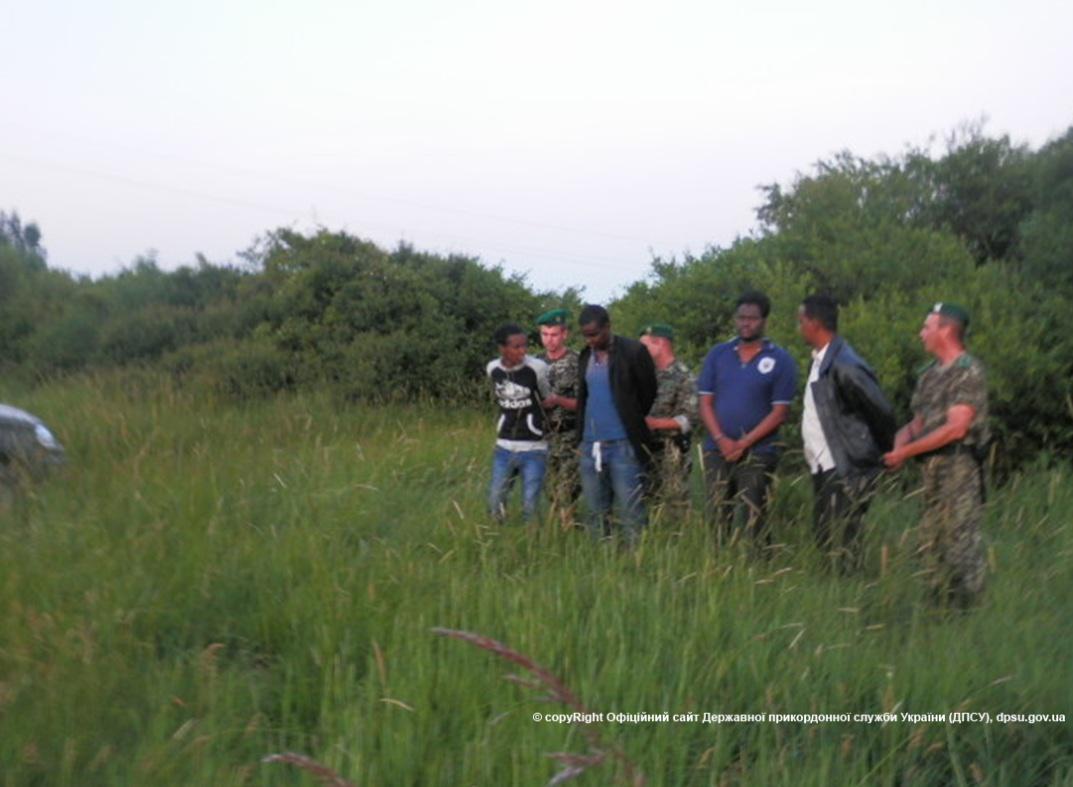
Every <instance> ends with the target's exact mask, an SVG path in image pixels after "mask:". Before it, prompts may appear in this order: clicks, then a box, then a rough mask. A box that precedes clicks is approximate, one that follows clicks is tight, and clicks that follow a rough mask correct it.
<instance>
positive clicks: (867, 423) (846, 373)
mask: <svg viewBox="0 0 1073 787" xmlns="http://www.w3.org/2000/svg"><path fill="white" fill-rule="evenodd" d="M812 398H813V401H814V402H815V403H816V413H817V415H818V416H819V419H820V425H821V426H822V427H823V436H824V438H825V439H826V440H827V446H828V447H829V448H830V449H831V458H832V459H834V462H835V470H836V472H837V473H838V474H839V475H840V476H843V477H855V476H856V477H859V476H872V475H875V474H876V473H878V472H880V471H881V470H882V469H883V454H885V453H886V452H887V451H889V450H890V449H891V447H892V446H893V444H894V433H895V432H896V431H897V427H898V424H897V422H896V421H895V418H894V408H892V407H891V405H890V402H889V401H887V397H886V396H884V395H883V391H882V390H881V389H880V387H879V381H878V380H877V379H876V375H875V372H873V371H872V369H871V367H870V366H868V364H867V363H865V362H864V360H863V359H862V358H861V357H860V356H859V355H857V353H856V352H855V351H854V350H853V348H852V347H850V345H849V343H848V342H846V341H845V340H844V339H843V338H842V337H841V336H836V337H835V338H834V339H832V340H831V344H830V345H829V346H828V348H827V353H826V354H825V355H824V357H823V363H822V364H821V365H820V376H819V379H818V380H816V382H814V383H812Z"/></svg>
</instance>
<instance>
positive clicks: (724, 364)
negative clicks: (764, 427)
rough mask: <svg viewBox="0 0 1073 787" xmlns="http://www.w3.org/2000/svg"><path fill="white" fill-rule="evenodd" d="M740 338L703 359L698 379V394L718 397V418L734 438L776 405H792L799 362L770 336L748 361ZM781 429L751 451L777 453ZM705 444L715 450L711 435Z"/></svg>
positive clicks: (716, 409)
mask: <svg viewBox="0 0 1073 787" xmlns="http://www.w3.org/2000/svg"><path fill="white" fill-rule="evenodd" d="M738 342H739V340H738V339H734V340H732V341H729V342H725V343H723V344H717V345H716V346H715V347H713V348H712V350H711V352H709V353H708V357H706V358H705V359H704V367H703V368H702V369H701V372H700V377H698V378H697V393H699V394H711V395H712V396H713V397H714V400H715V417H716V418H717V419H718V420H719V425H720V426H721V427H722V428H723V434H725V435H726V436H727V437H730V438H732V439H734V440H737V439H739V438H741V437H743V436H744V435H745V433H746V432H748V431H749V430H750V429H752V428H753V427H755V426H756V425H757V424H758V423H760V422H761V421H763V420H764V418H766V417H767V414H768V413H770V412H771V410H772V407H773V406H774V405H777V404H790V403H791V402H792V401H793V400H794V394H795V393H796V392H797V364H796V363H794V359H793V358H792V357H791V356H790V354H789V353H788V352H786V350H784V349H782V348H781V347H779V346H778V345H777V344H775V343H774V342H772V341H770V340H769V339H764V340H763V347H762V348H761V350H760V352H758V353H757V354H756V357H754V358H753V359H752V360H751V361H749V363H745V364H743V363H742V362H741V358H740V357H739V356H738ZM778 436H779V433H778V430H776V431H775V432H773V433H772V434H769V435H768V436H767V437H765V438H764V439H763V440H761V441H760V442H759V443H757V444H756V445H755V446H753V448H752V450H753V451H755V452H756V453H774V452H775V451H776V450H778V449H777V447H776V446H775V442H776V440H777V439H778ZM704 445H705V447H706V448H708V449H711V450H714V449H715V440H713V439H712V436H711V435H708V438H707V439H706V440H705V443H704Z"/></svg>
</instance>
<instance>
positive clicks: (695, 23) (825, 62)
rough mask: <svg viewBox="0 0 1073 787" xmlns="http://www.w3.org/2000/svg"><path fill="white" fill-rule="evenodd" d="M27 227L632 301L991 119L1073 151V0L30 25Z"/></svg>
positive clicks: (117, 263)
mask: <svg viewBox="0 0 1073 787" xmlns="http://www.w3.org/2000/svg"><path fill="white" fill-rule="evenodd" d="M0 20H2V22H0V24H2V30H3V33H2V34H0V40H2V46H0V73H3V74H4V94H3V98H2V107H3V109H2V110H0V210H11V209H15V210H17V211H18V212H19V213H20V215H21V216H22V218H23V220H24V221H36V222H37V223H38V224H39V225H40V227H41V230H42V232H43V242H44V244H45V246H46V247H47V249H48V252H49V260H50V263H51V264H52V265H54V266H57V267H61V268H67V269H69V270H73V271H77V272H80V273H93V274H99V273H104V272H114V271H117V270H118V269H119V268H121V267H122V266H123V265H127V264H130V263H131V262H132V261H133V260H134V259H135V258H136V257H137V256H139V255H141V254H145V253H148V252H150V251H152V252H154V253H155V254H156V255H157V258H158V261H159V262H160V264H161V265H163V266H164V267H167V268H172V267H175V266H178V265H181V264H185V263H190V262H192V261H193V260H194V259H195V254H196V253H198V252H201V253H203V254H205V256H207V257H208V258H209V259H210V260H211V261H213V262H228V261H232V260H234V259H235V254H236V252H238V251H240V250H242V249H244V248H246V247H248V246H249V245H250V243H251V242H252V241H253V239H254V238H255V237H256V236H257V235H259V234H262V233H264V232H265V231H267V230H269V229H272V228H275V227H279V226H290V227H294V228H297V229H302V230H306V229H309V228H312V227H314V226H317V225H324V226H326V227H328V228H330V229H345V230H346V231H348V232H351V233H353V234H356V235H359V236H362V237H365V238H369V239H372V240H374V241H376V242H377V243H379V244H381V245H383V246H386V247H393V246H394V245H395V244H396V243H398V241H399V240H405V241H407V242H409V243H412V244H413V245H415V246H416V247H418V248H420V249H425V250H430V251H436V252H461V253H466V254H472V255H476V256H479V257H480V259H481V260H482V261H483V262H485V263H488V264H497V263H501V264H502V265H503V267H504V268H505V269H506V270H508V271H519V272H524V273H527V275H528V278H529V281H530V283H531V284H533V285H534V286H536V287H539V288H542V289H543V288H560V287H563V286H566V285H579V286H585V287H586V293H587V295H588V296H589V297H590V298H591V299H593V300H604V299H606V298H607V297H609V296H610V295H612V294H614V293H617V292H621V290H622V289H623V288H624V287H625V286H626V285H628V284H629V283H631V282H633V281H635V280H637V279H639V278H641V277H643V276H644V275H645V274H646V273H647V271H648V268H649V263H650V260H651V257H652V254H659V255H662V256H665V257H666V256H671V255H681V253H682V252H684V251H690V252H693V253H700V252H702V251H703V250H704V249H705V248H706V247H707V246H709V245H727V244H729V243H731V242H732V241H733V240H734V238H735V237H736V236H738V235H744V234H747V233H748V232H749V231H750V230H751V229H752V228H753V227H754V224H755V218H754V213H753V210H754V208H755V207H756V205H757V204H758V203H759V200H760V196H759V194H758V192H757V191H756V186H757V185H758V184H761V183H770V182H774V181H779V182H782V183H787V182H789V181H790V180H791V179H792V178H793V176H794V174H795V172H797V171H800V170H805V169H807V168H808V167H809V166H810V165H811V164H812V163H813V162H814V161H816V160H817V159H820V158H824V157H827V156H829V155H831V154H832V153H834V152H836V151H838V150H842V149H849V150H852V151H853V152H854V153H857V154H859V155H862V156H873V155H876V154H879V153H888V154H898V153H899V152H901V151H902V150H904V148H905V146H906V144H907V143H914V144H922V143H926V142H927V141H928V139H929V137H930V136H932V135H937V137H938V139H939V140H940V141H941V139H942V137H943V136H944V135H946V134H947V133H949V132H950V131H951V130H952V129H954V128H956V127H957V126H958V125H959V124H960V123H962V122H965V121H972V120H978V119H979V118H981V117H982V116H986V117H987V118H989V120H988V123H987V125H986V126H985V130H986V131H987V132H988V133H991V134H1001V133H1008V134H1010V135H1011V137H1012V138H1013V139H1014V140H1015V141H1018V142H1027V143H1029V144H1030V145H1032V146H1033V147H1038V146H1039V145H1040V144H1042V143H1044V142H1046V141H1047V140H1048V139H1051V138H1053V137H1054V136H1056V135H1058V134H1060V133H1062V132H1064V131H1065V129H1066V128H1067V127H1068V126H1070V125H1073V45H1071V35H1073V3H1070V2H1068V0H1063V1H1062V2H1059V1H1058V0H1021V2H1018V3H1012V2H1008V1H1007V2H993V1H991V0H973V1H972V2H969V1H968V0H965V1H962V0H956V1H952V2H943V1H942V0H929V1H928V2H922V1H920V0H902V2H898V3H868V2H862V0H852V2H850V1H848V0H847V1H845V2H843V1H842V0H838V1H834V0H816V2H813V3H802V2H799V1H798V2H766V1H765V0H759V2H755V1H754V2H751V3H743V2H736V3H720V2H711V0H709V1H708V2H697V3H684V2H662V3H659V4H657V3H655V2H652V3H643V4H638V3H629V2H623V1H622V0H616V2H606V3H605V2H598V3H597V2H583V1H582V0H575V1H574V2H559V1H558V0H545V2H541V3H512V2H509V0H489V1H488V2H475V1H474V0H452V1H451V2H442V1H441V2H418V1H416V0H394V2H385V1H381V2H376V3H372V2H362V1H361V0H354V1H352V2H331V1H329V0H303V1H302V2H300V3H299V2H272V1H271V0H258V2H247V1H246V0H242V1H241V2H228V1H227V0H213V2H206V1H205V0H184V2H181V3H178V2H174V3H168V2H159V3H146V2H144V0H138V1H137V2H134V0H99V1H98V2H96V3H75V2H69V3H59V2H53V1H52V0H37V2H30V1H29V0H18V1H17V2H16V1H15V0H0Z"/></svg>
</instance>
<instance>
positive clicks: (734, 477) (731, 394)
mask: <svg viewBox="0 0 1073 787" xmlns="http://www.w3.org/2000/svg"><path fill="white" fill-rule="evenodd" d="M770 311H771V301H769V300H768V298H767V296H766V295H764V294H763V293H761V292H755V291H750V292H746V293H744V294H743V295H742V296H741V297H740V298H738V301H737V304H736V306H735V311H734V322H735V325H736V327H737V332H738V336H737V338H736V339H733V340H732V341H729V342H725V343H723V344H719V345H716V346H715V347H713V348H712V350H711V351H710V352H709V353H708V356H707V358H705V359H704V367H703V369H702V371H701V373H700V377H699V378H697V392H698V393H699V394H700V417H701V420H702V421H703V422H704V425H705V427H707V429H708V438H707V440H706V441H705V444H704V478H705V485H706V486H707V501H708V505H707V507H706V512H707V515H708V519H709V521H712V522H713V523H716V524H718V526H719V533H720V536H721V537H729V536H731V534H732V532H731V525H733V530H734V531H737V530H739V529H740V528H742V527H744V528H745V530H746V532H747V533H748V535H749V536H751V537H752V540H753V544H754V545H755V546H757V547H760V546H764V545H766V544H769V543H770V542H771V536H770V534H769V533H768V531H767V528H766V526H765V516H764V515H765V512H766V508H767V497H768V489H769V487H770V484H771V476H772V473H774V472H775V465H776V464H777V463H778V459H779V444H778V430H779V426H781V425H782V422H783V421H785V420H786V416H787V415H788V413H789V410H790V403H791V402H792V401H793V398H794V393H795V392H796V390H797V364H795V363H794V359H793V358H792V357H791V356H790V354H789V353H788V352H786V351H785V350H784V349H782V348H781V347H779V346H778V345H776V344H775V343H774V342H772V341H771V340H769V339H766V338H764V328H765V326H766V323H767V316H768V313H769V312H770Z"/></svg>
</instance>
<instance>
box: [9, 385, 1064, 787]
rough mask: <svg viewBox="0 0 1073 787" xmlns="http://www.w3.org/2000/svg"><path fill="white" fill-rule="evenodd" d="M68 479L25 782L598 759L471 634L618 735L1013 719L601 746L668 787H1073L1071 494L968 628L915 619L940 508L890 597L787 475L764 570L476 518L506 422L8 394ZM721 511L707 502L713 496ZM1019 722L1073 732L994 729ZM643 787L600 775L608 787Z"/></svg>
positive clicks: (49, 531) (393, 411) (39, 505)
mask: <svg viewBox="0 0 1073 787" xmlns="http://www.w3.org/2000/svg"><path fill="white" fill-rule="evenodd" d="M0 400H3V401H7V402H10V403H12V404H15V405H17V406H21V407H24V408H26V409H29V410H31V411H33V412H34V413H36V414H37V415H39V416H41V417H42V418H44V419H45V420H46V422H47V423H49V424H50V426H52V427H53V428H54V431H55V432H56V434H57V436H58V437H59V438H60V439H61V441H63V442H64V443H65V445H66V446H67V448H68V451H69V454H70V465H69V467H68V468H67V469H66V470H65V471H64V472H63V473H62V474H60V475H58V476H56V477H54V478H52V479H50V480H49V481H48V482H46V483H45V484H43V485H42V486H40V487H38V488H37V489H35V490H32V492H31V493H29V494H27V495H25V496H23V497H22V498H21V499H18V500H16V501H14V502H9V503H7V504H6V505H5V507H4V508H2V509H0V517H2V526H0V609H2V614H3V622H4V625H3V627H2V628H0V770H2V773H3V777H2V781H3V783H4V784H7V785H33V784H48V785H52V784H56V785H91V784H109V785H113V784H114V785H158V784H168V785H170V784H175V785H230V784H236V785H237V784H259V785H260V784H265V785H283V784H314V783H316V782H315V779H314V778H313V776H311V775H309V774H307V773H305V772H303V771H301V770H299V769H296V768H292V767H290V766H288V765H284V764H265V763H262V762H261V759H262V758H263V757H264V756H265V755H268V754H271V753H274V752H282V751H296V752H302V753H305V754H307V755H309V756H311V757H313V758H315V759H316V760H318V761H320V762H322V763H324V764H325V765H327V766H329V767H331V768H332V769H334V770H336V771H337V772H338V773H339V774H341V776H343V777H345V778H346V779H348V780H350V781H351V782H353V783H355V784H358V785H471V784H472V785H533V784H543V783H546V782H547V781H548V780H549V779H550V778H551V777H552V776H553V775H554V774H555V773H556V771H557V769H558V767H559V766H558V765H557V763H556V762H554V761H553V760H552V759H550V758H549V757H548V755H549V754H550V753H555V752H575V753H586V752H587V751H588V746H589V743H590V741H589V739H588V738H587V737H586V736H585V730H584V729H583V728H582V726H581V725H568V724H558V723H549V722H546V721H542V722H536V721H534V720H533V715H534V714H535V713H541V714H557V713H563V712H566V709H565V708H564V707H563V706H562V705H560V704H556V703H553V702H546V701H541V700H540V698H539V694H540V692H538V691H534V690H533V689H531V688H527V687H525V686H520V685H517V684H516V683H512V682H509V681H506V680H504V676H506V675H507V674H508V673H511V672H518V671H519V668H518V666H517V665H510V664H508V663H506V662H505V661H503V660H501V659H499V658H497V657H496V656H495V655H494V654H492V653H490V652H487V651H484V650H480V649H478V648H475V647H473V646H472V645H470V644H467V643H465V642H461V641H456V640H452V639H445V638H442V637H438V636H436V635H435V634H434V633H433V632H432V629H433V628H434V627H448V628H453V629H463V630H466V631H471V632H477V633H480V634H483V635H486V636H489V637H493V638H495V639H497V640H500V641H502V642H504V643H506V644H508V645H510V646H511V647H513V648H516V649H517V650H519V651H521V652H523V653H525V654H527V655H528V656H529V657H531V658H532V659H534V660H535V661H536V662H538V663H540V664H542V665H544V666H545V667H547V668H548V669H549V670H551V671H552V672H553V673H555V674H556V675H558V676H559V677H560V678H562V680H563V681H564V682H565V683H566V684H567V685H568V686H569V688H570V689H571V690H572V691H574V692H576V693H577V694H578V696H579V697H580V698H581V700H582V701H583V702H584V703H585V704H586V705H587V706H588V707H589V708H590V709H591V710H592V711H594V712H597V713H603V714H605V717H606V714H611V713H627V714H639V713H650V714H659V713H663V712H667V713H668V714H689V713H695V714H697V715H698V717H703V714H704V713H713V714H715V713H722V714H761V713H764V714H881V713H884V712H893V713H896V714H902V713H906V714H919V715H923V714H950V713H952V712H956V711H967V712H975V713H989V714H990V715H991V717H992V723H990V724H987V723H983V722H970V723H963V724H952V723H943V722H935V721H924V720H903V719H902V717H901V716H900V715H899V716H898V720H897V721H893V722H889V723H886V724H880V723H868V722H863V721H856V722H855V721H852V720H851V721H848V722H829V723H801V722H787V723H774V722H772V721H770V720H768V721H764V722H740V723H732V722H727V723H721V724H710V723H709V724H704V723H701V722H700V721H699V720H698V721H685V722H673V721H668V722H645V723H616V722H610V721H607V720H606V718H605V721H604V722H603V723H601V724H599V725H597V727H598V730H599V733H600V735H601V736H602V739H603V741H604V742H605V743H606V745H607V746H609V747H616V748H617V749H618V750H620V751H621V752H622V753H623V754H624V756H625V757H626V758H628V760H629V761H630V762H632V764H633V766H635V767H636V769H637V770H638V771H639V772H641V773H643V774H644V776H645V778H646V779H647V783H648V784H651V785H708V784H748V785H769V784H770V785H783V784H785V785H821V784H822V785H830V784H837V785H846V784H862V785H864V784H869V785H870V784H881V785H907V784H912V785H918V784H934V785H947V784H989V785H1000V784H1010V785H1036V784H1039V785H1057V784H1073V634H1071V632H1070V618H1071V613H1073V483H1071V481H1073V473H1071V472H1070V470H1069V469H1068V468H1062V467H1059V468H1058V469H1043V468H1038V469H1034V470H1031V471H1026V473H1025V474H1024V475H1022V476H1018V477H1016V478H1014V479H1013V480H1012V481H1011V482H1010V483H1009V484H1007V485H1006V486H1004V487H1003V488H1001V489H998V490H994V492H993V494H992V499H991V502H990V503H989V511H988V518H987V527H986V530H987V535H988V538H989V544H990V553H989V555H990V562H991V564H992V573H991V575H990V577H989V581H990V586H989V588H988V591H987V594H986V598H985V602H984V604H983V606H982V608H980V609H978V610H977V611H975V612H973V613H972V614H969V615H965V616H959V617H954V618H943V617H941V616H938V615H936V614H935V613H933V612H931V611H929V610H928V609H927V607H925V606H923V605H922V604H921V599H922V596H923V594H922V588H921V582H920V579H919V577H916V576H914V572H915V571H916V570H917V566H916V565H915V563H914V561H913V560H912V549H913V540H912V532H911V527H912V525H913V523H914V521H915V517H916V513H917V505H918V504H917V501H916V499H915V498H914V497H913V496H912V495H909V496H908V497H906V495H905V494H904V493H903V492H902V491H900V490H894V489H891V490H890V491H888V492H887V493H886V494H885V495H884V496H883V497H882V498H881V499H880V500H878V501H877V504H876V505H875V506H874V507H873V511H872V514H871V515H870V517H869V526H868V540H867V555H868V561H867V566H866V568H865V570H864V571H863V573H862V574H860V575H858V576H856V577H851V578H838V577H834V576H831V575H830V574H829V573H828V572H825V571H824V570H823V569H822V567H821V566H820V561H819V559H818V556H817V555H816V553H815V551H814V549H813V548H812V547H811V544H810V541H809V532H808V516H807V511H808V506H809V503H810V500H809V492H808V489H807V484H806V483H805V480H804V479H800V478H797V479H795V478H794V477H789V476H787V477H782V478H781V479H780V481H779V487H778V492H777V495H778V497H777V505H776V507H775V511H774V525H775V528H776V535H777V538H778V540H779V541H780V542H781V543H783V544H784V548H783V549H782V550H781V551H780V553H779V554H778V555H776V556H775V557H774V558H773V559H771V560H770V561H766V562H757V561H751V560H748V559H747V558H746V557H745V556H744V555H743V554H741V553H740V552H739V551H738V550H736V549H730V550H725V551H722V552H720V551H717V550H716V548H715V546H714V544H713V542H712V539H711V538H710V536H709V534H708V533H707V532H706V531H705V529H704V528H703V527H702V526H701V524H700V523H699V521H696V520H692V519H691V520H689V521H686V522H675V523H670V522H658V523H657V524H656V525H655V526H653V527H652V528H650V530H649V532H648V533H647V534H646V537H645V540H644V541H643V543H642V545H641V546H640V547H639V548H638V549H636V550H635V551H632V552H630V551H624V550H620V549H617V548H615V547H613V546H610V545H596V544H593V543H591V542H589V541H588V539H587V538H586V537H585V536H584V535H582V534H580V533H577V532H573V531H569V532H563V531H562V530H561V529H560V528H558V527H552V526H545V527H542V528H532V529H527V528H524V527H522V526H519V525H513V526H510V525H508V526H504V527H495V526H492V525H491V524H490V523H489V522H488V521H487V519H486V518H485V516H484V514H483V499H484V490H485V484H486V481H487V474H488V463H489V458H490V452H491V440H492V429H491V423H492V413H491V410H488V411H487V412H480V411H476V410H465V411H452V410H451V409H450V408H448V407H445V406H442V405H437V406H434V405H431V404H428V405H422V406H413V407H372V406H363V405H356V404H355V405H341V404H340V403H338V402H337V401H335V400H334V399H333V398H332V397H331V396H330V395H327V394H325V395H317V396H306V397H290V398H279V399H275V400H269V401H264V402H258V403H252V404H246V405H235V404H229V403H223V402H218V401H214V400H212V399H209V398H205V397H203V396H199V395H196V394H195V393H192V392H189V391H183V390H178V389H176V388H174V387H172V386H171V385H169V384H167V383H165V382H162V381H160V380H155V379H153V378H149V377H139V376H136V375H128V376H125V377H108V378H100V379H87V380H81V381H73V382H67V383H65V384H62V385H60V384H55V385H52V386H47V387H43V388H40V389H37V390H34V391H15V390H7V391H4V390H2V389H0ZM697 491H698V492H699V488H698V490H697ZM999 713H1011V714H1019V713H1020V714H1065V715H1066V716H1067V717H1068V719H1069V720H1070V721H1067V722H1065V723H1060V722H1058V723H1055V722H1042V723H1035V724H1029V723H1027V722H1013V723H1000V722H999V721H998V720H997V718H996V717H997V715H998V714H999ZM627 767H628V766H627V765H625V764H624V762H623V761H622V760H614V761H612V762H610V763H606V764H602V765H599V766H596V767H593V768H590V769H589V770H588V772H586V773H585V774H583V775H582V776H581V777H580V778H579V780H578V782H577V783H579V784H591V785H596V784H601V785H603V784H612V783H615V781H616V780H617V779H621V778H623V777H624V776H625V774H626V770H627Z"/></svg>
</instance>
